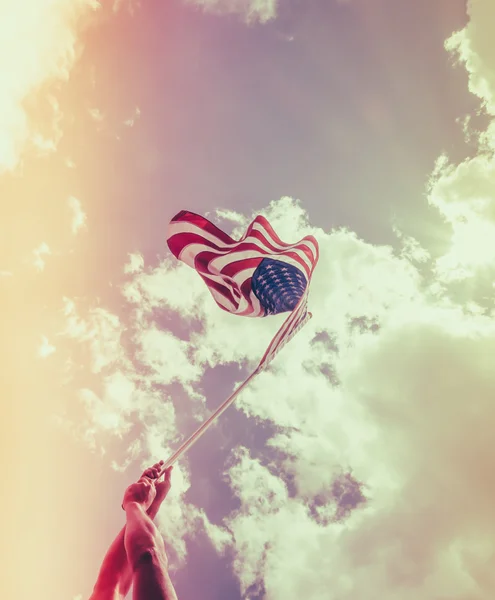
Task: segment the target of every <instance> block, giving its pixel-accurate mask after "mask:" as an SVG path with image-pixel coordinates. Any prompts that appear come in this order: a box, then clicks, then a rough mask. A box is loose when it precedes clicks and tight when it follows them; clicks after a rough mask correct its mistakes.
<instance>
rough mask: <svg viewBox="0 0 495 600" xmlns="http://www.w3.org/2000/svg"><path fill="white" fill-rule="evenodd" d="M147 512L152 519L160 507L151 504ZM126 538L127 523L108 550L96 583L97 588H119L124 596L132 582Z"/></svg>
mask: <svg viewBox="0 0 495 600" xmlns="http://www.w3.org/2000/svg"><path fill="white" fill-rule="evenodd" d="M147 513H148V515H149V517H150V519H154V518H155V516H156V515H157V513H158V508H155V507H153V506H151V507H150V508H149V509H148V511H147ZM124 539H125V525H124V527H123V528H122V529H121V530H120V531H119V533H118V534H117V537H116V538H115V539H114V541H113V542H112V544H111V545H110V547H109V549H108V550H107V553H106V554H105V558H104V559H103V562H102V565H101V567H100V572H99V573H98V578H97V581H96V584H95V589H107V590H108V589H118V591H119V593H120V594H121V595H122V596H123V597H125V596H126V595H127V593H128V592H129V590H130V588H131V584H132V569H131V566H130V564H129V561H128V560H127V552H126V549H125V544H124Z"/></svg>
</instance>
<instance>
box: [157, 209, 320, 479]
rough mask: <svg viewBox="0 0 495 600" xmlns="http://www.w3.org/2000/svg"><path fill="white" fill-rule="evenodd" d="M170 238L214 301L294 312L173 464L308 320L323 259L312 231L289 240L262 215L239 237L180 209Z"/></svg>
mask: <svg viewBox="0 0 495 600" xmlns="http://www.w3.org/2000/svg"><path fill="white" fill-rule="evenodd" d="M167 243H168V246H169V248H170V250H171V252H172V254H173V255H174V256H175V257H176V258H178V259H179V260H181V261H183V262H185V263H186V264H187V265H189V266H190V267H192V268H193V269H195V270H196V271H197V272H198V273H199V275H201V277H202V278H203V280H204V282H205V283H206V285H207V286H208V289H209V290H210V292H211V295H212V296H213V298H214V299H215V302H216V303H217V304H218V306H220V308H222V309H223V310H226V311H227V312H230V313H232V314H235V315H242V316H245V317H266V316H268V315H276V314H279V313H284V312H288V311H290V315H289V316H288V317H287V319H286V320H285V321H284V323H283V324H282V327H280V329H279V330H278V331H277V333H276V334H275V336H274V338H273V339H272V341H271V342H270V344H269V346H268V348H267V350H266V352H265V354H264V355H263V358H262V359H261V362H260V363H259V365H258V367H257V368H256V370H255V371H254V372H253V373H251V375H250V376H249V377H248V378H247V379H246V380H245V381H244V382H243V383H242V384H241V385H240V386H239V387H238V388H237V389H236V390H235V391H234V393H233V394H231V396H230V397H229V398H227V400H225V402H223V404H221V405H220V406H219V407H218V408H217V409H216V410H215V411H214V412H213V414H212V415H211V416H210V417H208V419H206V421H205V422H204V423H202V424H201V425H200V427H199V428H198V429H197V430H196V431H195V432H194V433H193V434H192V435H191V436H190V437H189V438H188V439H187V440H186V441H185V442H183V443H182V445H181V446H180V447H179V448H178V449H177V450H176V451H175V452H174V454H172V456H170V458H169V459H168V460H167V461H166V462H165V464H164V465H163V470H165V469H166V468H167V467H169V466H170V465H173V464H174V463H175V461H176V460H178V459H179V458H180V457H181V456H182V455H183V454H184V453H185V452H186V451H187V450H188V449H189V448H190V447H191V446H192V445H193V444H195V443H196V441H197V440H198V439H199V438H200V437H201V436H202V435H203V434H204V433H205V432H206V431H207V430H208V428H209V427H210V426H211V425H212V423H214V422H215V420H216V419H218V417H219V416H220V415H221V414H222V413H223V412H224V411H225V410H226V409H227V408H228V407H229V406H230V405H231V404H232V403H233V402H234V400H235V398H236V397H237V395H238V394H239V392H240V391H241V390H242V389H243V388H244V387H245V386H246V385H247V384H248V383H249V381H250V380H251V379H252V378H253V377H254V376H255V375H257V374H258V373H259V372H260V371H262V370H263V369H264V368H265V367H266V366H267V365H268V364H269V363H270V361H271V360H272V359H273V357H274V356H275V355H276V354H277V352H278V351H279V350H280V349H281V348H282V347H283V346H284V345H285V344H287V342H288V341H289V340H290V339H291V338H292V337H293V336H294V335H295V334H296V333H297V332H298V331H299V330H300V329H301V327H303V326H304V325H305V323H307V321H308V320H309V319H310V318H311V313H309V312H308V310H307V300H308V291H309V282H310V280H311V276H312V274H313V271H314V268H315V266H316V263H317V262H318V256H319V251H318V242H317V241H316V239H315V238H314V237H313V236H312V235H308V236H306V237H305V238H303V239H302V240H301V241H299V242H297V243H296V244H286V243H284V242H282V240H281V239H280V238H279V237H278V235H277V234H276V233H275V231H274V230H273V228H272V226H271V225H270V223H269V222H268V221H267V220H266V219H265V217H262V216H258V217H256V218H255V219H254V221H253V222H252V223H251V224H250V225H249V227H248V228H247V231H246V233H245V234H244V235H243V237H242V238H241V239H240V240H239V241H235V240H233V239H232V238H231V237H230V236H229V235H227V234H226V233H225V232H223V231H222V230H221V229H219V228H218V227H216V225H213V223H211V222H210V221H208V220H207V219H205V218H204V217H201V216H200V215H196V214H194V213H192V212H188V211H185V210H183V211H181V212H180V213H178V214H177V215H175V217H174V218H173V219H172V221H171V222H170V225H169V231H168V236H167Z"/></svg>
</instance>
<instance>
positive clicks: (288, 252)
mask: <svg viewBox="0 0 495 600" xmlns="http://www.w3.org/2000/svg"><path fill="white" fill-rule="evenodd" d="M167 243H168V246H169V248H170V250H171V252H172V254H174V256H175V257H176V258H178V259H179V260H181V261H183V262H185V263H186V264H188V265H189V266H190V267H192V268H193V269H195V270H196V271H197V272H198V273H199V274H200V275H201V277H202V278H203V280H204V281H205V283H206V285H207V286H208V289H209V290H210V292H211V294H212V296H213V298H214V299H215V301H216V303H217V304H218V305H219V306H220V308H222V309H223V310H226V311H227V312H230V313H233V314H237V315H242V316H248V317H260V316H264V315H265V310H264V308H263V307H262V306H261V305H260V303H259V301H258V299H257V297H256V295H255V294H254V292H253V291H252V288H251V278H252V276H253V273H254V271H255V270H256V269H257V267H258V265H259V264H260V262H261V261H262V260H263V259H264V258H273V259H276V260H279V261H282V262H286V263H288V264H291V265H293V266H295V267H297V268H299V269H301V270H302V271H303V273H304V274H305V275H306V279H307V281H308V283H309V281H310V279H311V275H312V273H313V270H314V268H315V266H316V263H317V261H318V256H319V252H318V243H317V241H316V240H315V238H314V237H313V236H306V237H305V238H303V239H302V240H301V241H300V242H297V243H296V244H286V243H284V242H282V240H281V239H280V238H279V237H278V235H277V234H276V233H275V231H274V230H273V228H272V227H271V225H270V224H269V223H268V221H267V220H266V219H265V217H262V216H258V217H256V218H255V219H254V221H253V222H252V223H251V224H250V225H249V227H248V229H247V231H246V233H245V234H244V236H243V237H242V238H241V239H240V240H239V241H235V240H233V239H232V238H231V237H230V236H229V235H227V234H226V233H225V232H223V231H222V230H221V229H219V228H218V227H216V225H214V224H213V223H211V222H210V221H208V220H207V219H205V218H204V217H201V216H200V215H196V214H194V213H192V212H189V211H181V212H180V213H178V214H177V215H176V216H175V217H174V218H173V219H172V221H171V222H170V225H169V230H168V236H167ZM306 294H307V292H306V293H305V294H304V296H303V298H304V297H305V296H306ZM303 298H301V300H303ZM300 306H302V304H301V302H299V304H298V307H300ZM298 307H296V308H295V309H294V311H292V313H291V315H290V316H289V318H288V319H287V321H286V323H287V322H288V321H289V319H290V318H291V317H292V316H293V315H294V314H295V313H296V311H297V309H298Z"/></svg>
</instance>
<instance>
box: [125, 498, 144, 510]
mask: <svg viewBox="0 0 495 600" xmlns="http://www.w3.org/2000/svg"><path fill="white" fill-rule="evenodd" d="M122 510H124V511H125V512H128V511H136V510H139V511H141V512H143V507H142V506H141V504H140V503H139V502H136V501H135V500H128V501H127V502H123V503H122Z"/></svg>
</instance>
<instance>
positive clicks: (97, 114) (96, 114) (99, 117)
mask: <svg viewBox="0 0 495 600" xmlns="http://www.w3.org/2000/svg"><path fill="white" fill-rule="evenodd" d="M88 112H89V116H90V117H91V118H92V119H93V121H96V122H97V123H102V122H103V120H104V119H105V117H104V115H103V113H102V112H101V110H100V109H99V108H90V109H89V110H88Z"/></svg>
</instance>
